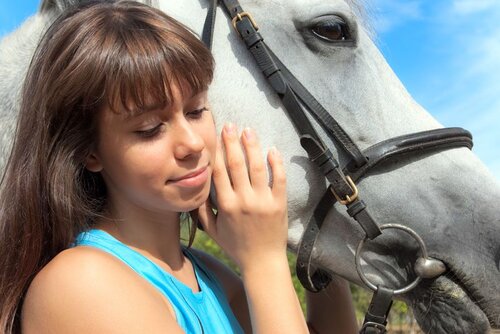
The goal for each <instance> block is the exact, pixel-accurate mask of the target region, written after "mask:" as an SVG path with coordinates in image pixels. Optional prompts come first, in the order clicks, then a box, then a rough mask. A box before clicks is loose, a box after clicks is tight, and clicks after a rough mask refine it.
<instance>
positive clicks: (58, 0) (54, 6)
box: [40, 0, 81, 13]
mask: <svg viewBox="0 0 500 334" xmlns="http://www.w3.org/2000/svg"><path fill="white" fill-rule="evenodd" d="M80 2H81V1H76V0H42V1H41V2H40V12H42V13H44V12H48V11H56V12H57V13H61V12H62V11H64V10H65V9H67V8H69V7H72V6H74V5H76V4H78V3H80Z"/></svg>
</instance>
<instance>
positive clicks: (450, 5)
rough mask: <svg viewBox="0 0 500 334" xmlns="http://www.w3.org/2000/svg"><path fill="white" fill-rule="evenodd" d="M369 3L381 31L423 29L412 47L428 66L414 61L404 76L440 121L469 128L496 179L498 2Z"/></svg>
mask: <svg viewBox="0 0 500 334" xmlns="http://www.w3.org/2000/svg"><path fill="white" fill-rule="evenodd" d="M374 7H375V8H376V9H377V15H378V16H379V18H378V19H377V18H376V19H375V20H374V22H375V27H376V29H377V30H378V32H379V33H380V34H381V35H385V34H387V33H390V34H398V28H400V27H402V26H403V25H404V26H405V29H408V28H409V27H411V25H412V24H413V25H415V28H414V29H425V31H427V36H428V40H427V41H426V43H425V44H420V45H419V46H418V47H416V49H419V50H425V54H426V55H427V57H432V59H431V62H430V63H431V64H434V66H433V67H430V68H427V69H426V67H425V65H419V64H415V66H422V72H421V73H419V76H418V77H417V76H415V75H413V74H408V76H409V77H407V78H406V80H410V81H411V82H412V86H414V87H416V92H418V93H417V94H416V95H418V102H420V103H422V104H423V105H424V106H425V107H427V108H428V109H429V111H430V112H431V113H433V114H434V116H435V117H436V118H437V119H438V120H439V121H440V122H441V123H443V124H444V125H445V126H461V127H464V128H466V129H468V130H470V131H471V132H472V134H473V135H474V141H475V146H474V151H475V152H476V154H477V155H478V156H479V157H480V158H481V160H483V162H485V164H486V165H487V166H488V167H489V168H490V170H491V171H492V172H493V174H495V175H496V177H497V178H498V179H500V131H499V130H500V80H499V78H500V25H499V22H500V0H445V1H435V2H424V1H410V2H407V1H396V0H375V1H374ZM417 25H419V26H417ZM379 38H380V39H383V36H379ZM391 47H392V48H394V49H395V48H397V46H391ZM409 52H412V51H409ZM428 64H429V63H428ZM410 72H411V71H410ZM410 72H408V73H410ZM419 79H421V80H425V81H423V82H417V81H418V80H419ZM413 93H415V92H413Z"/></svg>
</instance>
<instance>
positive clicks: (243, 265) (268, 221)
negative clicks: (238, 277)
mask: <svg viewBox="0 0 500 334" xmlns="http://www.w3.org/2000/svg"><path fill="white" fill-rule="evenodd" d="M221 137H222V142H223V143H224V151H225V156H226V160H227V166H226V162H225V159H224V153H223V148H222V145H221V142H220V141H219V142H218V145H217V156H216V159H215V164H214V169H213V175H212V178H213V182H214V186H215V190H216V196H217V206H218V207H217V210H218V213H217V216H215V215H214V213H213V211H212V208H211V206H210V203H209V201H208V200H207V201H206V202H205V203H204V204H203V205H202V206H201V207H200V208H199V209H198V219H199V220H200V223H201V224H202V226H203V228H204V230H205V232H207V234H208V235H209V236H210V237H212V238H213V239H214V240H215V241H216V242H217V243H218V244H219V246H221V248H222V249H223V250H224V251H225V252H226V253H227V254H228V255H229V256H230V257H231V258H232V259H233V260H234V261H235V262H236V264H237V265H238V266H239V267H240V270H241V271H242V272H244V271H245V270H246V269H249V268H252V267H255V266H259V264H261V263H262V260H263V259H267V260H272V259H273V257H276V258H280V259H281V258H282V257H283V256H286V241H287V228H288V218H287V200H286V176H285V170H284V166H283V161H282V158H281V156H280V154H279V153H278V151H277V150H276V149H271V150H270V152H269V153H268V154H267V160H268V162H269V164H270V166H271V172H272V175H273V182H272V185H269V178H268V176H267V168H266V164H265V162H264V159H263V158H262V156H261V148H260V144H259V141H258V139H257V136H256V134H255V131H253V130H252V129H248V128H247V129H245V130H244V131H243V133H242V135H241V144H240V138H239V136H238V130H237V128H236V127H235V126H234V125H226V126H225V127H224V129H223V131H222V134H221ZM242 146H243V147H242ZM245 157H246V160H247V162H248V167H247V164H246V163H245Z"/></svg>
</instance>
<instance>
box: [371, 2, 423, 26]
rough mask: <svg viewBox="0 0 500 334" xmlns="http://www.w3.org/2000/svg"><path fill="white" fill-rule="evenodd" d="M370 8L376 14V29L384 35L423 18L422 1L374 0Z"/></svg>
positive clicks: (374, 20)
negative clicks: (408, 22)
mask: <svg viewBox="0 0 500 334" xmlns="http://www.w3.org/2000/svg"><path fill="white" fill-rule="evenodd" d="M370 7H371V8H372V9H373V12H374V15H375V17H374V19H373V23H374V27H375V29H376V31H377V32H379V33H383V32H387V31H390V30H392V29H395V28H396V27H397V26H399V25H400V24H402V23H404V22H406V21H408V20H417V19H420V18H421V17H422V1H421V0H411V1H400V0H374V1H373V2H372V3H371V5H370Z"/></svg>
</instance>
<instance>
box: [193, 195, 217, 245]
mask: <svg viewBox="0 0 500 334" xmlns="http://www.w3.org/2000/svg"><path fill="white" fill-rule="evenodd" d="M193 211H194V212H195V215H197V217H198V225H201V227H202V230H203V231H205V232H206V233H207V234H208V235H209V236H210V237H211V238H212V239H215V236H216V233H217V228H216V219H217V216H216V215H215V213H214V211H213V210H212V205H210V201H209V200H206V201H205V202H204V203H203V204H202V205H201V206H200V207H199V208H198V209H197V210H193Z"/></svg>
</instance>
